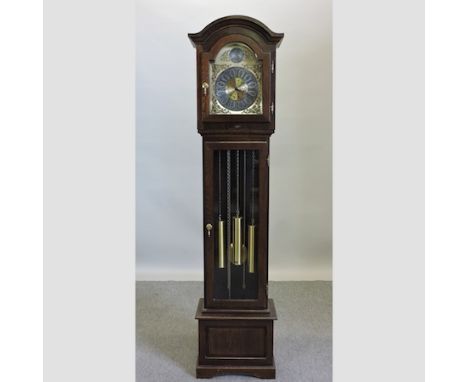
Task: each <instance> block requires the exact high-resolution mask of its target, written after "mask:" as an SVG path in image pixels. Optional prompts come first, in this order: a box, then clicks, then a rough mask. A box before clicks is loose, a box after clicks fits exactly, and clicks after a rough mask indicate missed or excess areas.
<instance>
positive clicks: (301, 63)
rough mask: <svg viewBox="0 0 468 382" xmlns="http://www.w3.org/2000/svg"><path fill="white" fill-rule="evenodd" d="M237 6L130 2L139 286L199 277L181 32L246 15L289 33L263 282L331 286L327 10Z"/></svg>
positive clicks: (282, 61) (198, 212)
mask: <svg viewBox="0 0 468 382" xmlns="http://www.w3.org/2000/svg"><path fill="white" fill-rule="evenodd" d="M162 3H163V4H162ZM233 4H234V2H232V4H231V5H230V4H229V3H225V2H219V1H203V2H195V1H189V0H171V1H164V2H161V1H155V0H153V1H151V0H137V22H136V29H137V30H136V38H137V41H136V46H137V52H136V53H137V54H136V56H137V62H136V70H137V76H136V115H137V133H136V182H137V188H136V224H137V225H136V246H137V248H136V249H137V251H136V272H137V279H162V280H164V279H179V280H184V279H189V280H195V279H198V280H201V279H202V272H203V263H202V257H203V255H202V249H203V246H202V145H201V137H200V136H199V135H198V133H197V130H196V109H195V107H196V80H195V74H196V72H195V49H194V48H193V47H192V45H191V44H190V41H189V39H188V38H187V33H189V32H198V31H200V30H201V29H202V28H203V27H204V26H205V25H206V24H208V23H209V22H211V21H213V20H214V19H216V18H219V17H222V16H226V15H230V14H245V15H248V16H252V17H255V18H258V19H259V20H260V21H262V22H264V23H265V24H266V25H267V26H268V27H270V28H271V29H272V30H273V31H275V32H283V33H285V38H284V40H283V43H282V44H281V46H280V48H279V50H278V52H277V100H276V125H277V127H276V129H277V130H276V132H275V134H273V136H272V138H271V154H270V155H271V166H270V169H271V171H270V278H271V279H273V280H316V279H322V280H330V279H331V275H332V272H331V264H332V244H331V242H332V232H331V229H332V227H331V213H332V205H331V198H332V188H331V185H332V184H331V175H332V174H331V158H332V157H331V156H332V147H331V143H332V141H331V140H332V121H331V113H332V110H331V108H332V106H331V101H332V99H331V92H332V74H331V70H332V62H331V1H330V0H309V1H306V0H291V1H287V2H284V1H256V2H252V1H249V0H238V1H236V2H235V5H233ZM266 5H268V7H266Z"/></svg>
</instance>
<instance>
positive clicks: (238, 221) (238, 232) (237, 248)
mask: <svg viewBox="0 0 468 382" xmlns="http://www.w3.org/2000/svg"><path fill="white" fill-rule="evenodd" d="M233 220H234V243H233V244H234V265H242V218H241V217H239V216H236V217H235V218H234V219H233Z"/></svg>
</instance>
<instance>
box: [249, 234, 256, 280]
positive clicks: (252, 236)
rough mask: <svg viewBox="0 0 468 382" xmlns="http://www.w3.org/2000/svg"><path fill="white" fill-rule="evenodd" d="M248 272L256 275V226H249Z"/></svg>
mask: <svg viewBox="0 0 468 382" xmlns="http://www.w3.org/2000/svg"><path fill="white" fill-rule="evenodd" d="M248 229H249V250H248V270H249V273H255V226H254V225H249V226H248Z"/></svg>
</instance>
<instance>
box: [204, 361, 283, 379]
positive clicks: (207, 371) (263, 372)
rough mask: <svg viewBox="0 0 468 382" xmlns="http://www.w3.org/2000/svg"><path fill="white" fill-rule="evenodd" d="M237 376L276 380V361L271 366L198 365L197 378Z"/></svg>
mask: <svg viewBox="0 0 468 382" xmlns="http://www.w3.org/2000/svg"><path fill="white" fill-rule="evenodd" d="M226 374H237V375H247V376H250V377H256V378H262V379H275V378H276V367H275V361H274V360H273V365H271V366H212V365H211V366H210V365H200V364H199V363H197V378H213V377H216V376H218V375H226Z"/></svg>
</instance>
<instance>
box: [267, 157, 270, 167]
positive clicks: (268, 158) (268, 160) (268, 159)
mask: <svg viewBox="0 0 468 382" xmlns="http://www.w3.org/2000/svg"><path fill="white" fill-rule="evenodd" d="M267 165H268V167H270V155H268V156H267Z"/></svg>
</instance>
